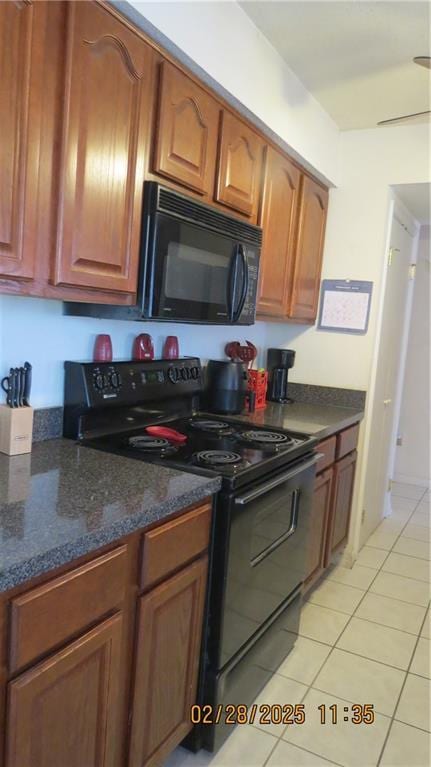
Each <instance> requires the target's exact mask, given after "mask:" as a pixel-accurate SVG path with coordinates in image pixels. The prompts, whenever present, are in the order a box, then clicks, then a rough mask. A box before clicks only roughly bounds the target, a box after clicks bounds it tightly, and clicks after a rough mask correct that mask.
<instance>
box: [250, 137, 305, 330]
mask: <svg viewBox="0 0 431 767" xmlns="http://www.w3.org/2000/svg"><path fill="white" fill-rule="evenodd" d="M299 181H300V172H299V170H298V168H296V167H295V166H294V165H293V164H292V163H291V162H290V161H289V160H288V159H287V158H285V157H284V156H283V155H282V154H280V153H279V152H276V151H275V150H274V149H272V148H271V147H268V148H267V151H266V165H265V181H264V193H263V204H262V214H261V220H260V225H261V226H262V227H263V248H262V253H261V258H260V295H259V302H258V307H257V309H258V312H259V313H262V314H268V315H271V316H275V317H286V316H287V313H288V309H289V306H288V291H289V277H290V274H291V265H292V256H293V245H294V243H293V235H294V228H295V224H296V213H297V201H298V188H299Z"/></svg>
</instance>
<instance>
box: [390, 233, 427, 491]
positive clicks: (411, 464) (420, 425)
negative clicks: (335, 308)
mask: <svg viewBox="0 0 431 767" xmlns="http://www.w3.org/2000/svg"><path fill="white" fill-rule="evenodd" d="M430 233H431V229H430V227H429V226H423V227H421V231H420V239H419V248H418V260H417V267H416V279H415V286H414V292H413V305H412V315H411V324H410V333H409V340H408V346H407V359H406V369H405V376H404V384H403V393H402V404H401V413H400V421H399V426H398V434H399V435H401V436H402V445H401V446H398V447H397V449H396V457H395V479H397V480H399V481H405V482H416V483H418V484H421V483H422V484H424V483H425V484H426V483H428V482H429V481H430V457H431V456H430V433H431V432H430V396H431V394H430V393H431V381H430V256H431V251H430V248H431V243H430Z"/></svg>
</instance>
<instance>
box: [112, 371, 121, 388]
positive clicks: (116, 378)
mask: <svg viewBox="0 0 431 767" xmlns="http://www.w3.org/2000/svg"><path fill="white" fill-rule="evenodd" d="M109 383H110V384H111V386H112V388H113V389H119V387H120V385H121V378H120V374H119V373H116V371H115V370H114V372H113V373H111V375H110V376H109Z"/></svg>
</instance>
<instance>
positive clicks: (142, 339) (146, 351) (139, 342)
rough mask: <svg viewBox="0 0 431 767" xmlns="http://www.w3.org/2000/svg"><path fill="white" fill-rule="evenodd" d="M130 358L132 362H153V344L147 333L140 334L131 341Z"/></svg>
mask: <svg viewBox="0 0 431 767" xmlns="http://www.w3.org/2000/svg"><path fill="white" fill-rule="evenodd" d="M132 356H133V359H134V360H153V359H154V344H153V339H152V338H151V336H150V334H149V333H140V334H139V335H138V336H136V338H135V340H134V341H133V351H132Z"/></svg>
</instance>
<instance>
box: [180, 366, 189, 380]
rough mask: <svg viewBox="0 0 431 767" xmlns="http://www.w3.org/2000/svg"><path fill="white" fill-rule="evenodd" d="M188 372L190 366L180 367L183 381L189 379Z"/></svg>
mask: <svg viewBox="0 0 431 767" xmlns="http://www.w3.org/2000/svg"><path fill="white" fill-rule="evenodd" d="M188 372H189V371H188V368H180V370H179V373H180V378H181V380H182V381H187V377H188V376H187V373H188Z"/></svg>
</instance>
